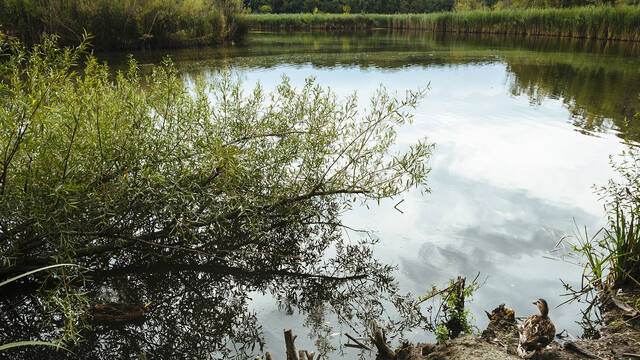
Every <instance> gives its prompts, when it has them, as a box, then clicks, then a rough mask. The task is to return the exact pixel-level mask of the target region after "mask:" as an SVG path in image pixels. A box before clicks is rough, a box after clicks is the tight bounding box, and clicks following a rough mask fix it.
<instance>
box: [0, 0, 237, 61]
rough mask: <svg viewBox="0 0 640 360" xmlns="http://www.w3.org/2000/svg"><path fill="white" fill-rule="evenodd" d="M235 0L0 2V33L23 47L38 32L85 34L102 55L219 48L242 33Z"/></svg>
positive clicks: (72, 37)
mask: <svg viewBox="0 0 640 360" xmlns="http://www.w3.org/2000/svg"><path fill="white" fill-rule="evenodd" d="M241 9H242V4H241V2H240V1H238V0H227V1H223V0H178V1H172V0H92V1H83V0H10V1H1V2H0V24H2V25H1V27H2V31H4V32H6V33H9V34H11V35H13V36H15V37H17V38H19V39H20V40H21V41H23V42H25V43H27V44H33V43H37V42H39V41H40V38H41V36H42V33H43V32H46V33H50V34H57V35H59V36H60V42H62V43H63V44H67V45H72V44H77V43H78V42H80V41H81V40H82V35H83V33H84V32H85V30H86V32H88V33H90V34H92V35H93V36H94V39H95V43H96V46H97V47H98V48H99V49H103V50H114V49H136V48H143V47H154V48H159V47H164V48H168V47H179V46H195V45H207V44H213V43H219V42H222V41H225V40H229V39H232V38H235V37H237V36H240V35H242V34H243V33H244V31H243V30H245V29H246V28H245V27H244V25H243V24H242V22H241V20H240V19H239V17H238V15H239V13H240V11H241Z"/></svg>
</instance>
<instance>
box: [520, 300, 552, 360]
mask: <svg viewBox="0 0 640 360" xmlns="http://www.w3.org/2000/svg"><path fill="white" fill-rule="evenodd" d="M533 304H534V305H537V306H538V310H540V314H535V315H531V316H529V317H528V318H526V319H525V320H524V321H523V322H522V324H520V325H519V326H518V333H519V334H520V343H519V344H518V355H520V357H521V358H523V359H531V358H532V357H533V356H534V355H535V354H536V351H537V350H539V349H542V348H544V347H545V346H547V345H549V343H551V341H553V338H554V337H555V336H556V327H555V326H553V323H552V322H551V319H549V305H547V302H546V300H545V299H538V301H536V302H534V303H533Z"/></svg>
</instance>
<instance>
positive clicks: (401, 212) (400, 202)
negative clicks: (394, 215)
mask: <svg viewBox="0 0 640 360" xmlns="http://www.w3.org/2000/svg"><path fill="white" fill-rule="evenodd" d="M403 202H404V199H402V200H400V201H399V202H398V203H397V204H395V205H393V208H394V209H396V210H398V211H399V212H400V214H404V211H402V210H400V209H398V205H400V204H402V203H403Z"/></svg>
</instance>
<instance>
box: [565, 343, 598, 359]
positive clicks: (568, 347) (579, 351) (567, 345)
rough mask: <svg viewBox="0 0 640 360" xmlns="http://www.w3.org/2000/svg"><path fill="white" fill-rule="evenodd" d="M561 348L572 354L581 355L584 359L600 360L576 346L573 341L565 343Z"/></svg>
mask: <svg viewBox="0 0 640 360" xmlns="http://www.w3.org/2000/svg"><path fill="white" fill-rule="evenodd" d="M563 347H564V349H565V350H567V351H572V352H574V353H576V354H580V355H582V356H584V357H586V358H588V359H600V360H601V359H602V358H601V357H599V356H596V355H594V354H592V353H590V352H588V351H587V350H585V349H583V348H582V347H580V346H578V344H576V343H575V342H573V341H566V342H565V343H564V346H563Z"/></svg>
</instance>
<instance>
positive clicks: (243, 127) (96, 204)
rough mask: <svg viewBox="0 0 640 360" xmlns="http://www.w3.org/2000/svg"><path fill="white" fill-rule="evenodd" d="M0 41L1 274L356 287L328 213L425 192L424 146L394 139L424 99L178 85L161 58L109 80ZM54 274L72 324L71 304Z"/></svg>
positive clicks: (228, 83) (223, 81) (39, 50)
mask: <svg viewBox="0 0 640 360" xmlns="http://www.w3.org/2000/svg"><path fill="white" fill-rule="evenodd" d="M0 41H2V42H1V43H0V47H1V48H2V49H3V50H4V55H3V57H2V61H1V62H0V79H2V82H1V83H0V258H1V260H2V263H1V264H0V277H8V276H9V275H12V274H19V273H21V272H24V271H28V270H31V269H34V268H37V267H40V266H45V265H50V264H56V263H76V264H80V265H83V266H85V267H87V268H89V269H91V270H93V271H94V274H95V275H93V276H98V273H99V272H112V273H113V272H114V271H115V272H117V271H120V272H124V273H127V272H129V271H133V269H134V268H136V267H138V266H141V267H142V269H147V270H148V269H153V268H154V267H157V268H159V269H161V271H164V270H166V269H170V268H172V267H173V268H175V269H177V270H174V271H177V273H178V274H179V273H180V271H185V272H193V271H196V270H197V271H200V272H207V271H208V272H212V273H214V274H224V273H225V272H228V271H230V269H233V270H234V271H236V272H241V273H243V274H252V273H254V272H256V271H261V270H263V271H268V272H270V273H272V274H280V275H287V274H288V275H297V276H303V277H304V276H316V275H319V276H326V277H334V276H335V277H341V276H352V275H357V276H359V278H362V276H365V275H366V276H369V275H372V274H374V273H375V272H376V270H375V269H372V267H371V266H369V265H367V264H368V261H369V260H365V259H364V258H362V256H364V255H362V256H361V255H359V254H361V252H362V251H364V250H362V249H365V248H366V247H362V246H361V244H359V243H358V242H349V241H347V240H346V239H343V238H342V232H341V229H342V224H341V221H340V214H341V213H342V212H343V211H345V210H346V209H349V208H350V206H352V204H353V201H366V200H374V201H375V200H381V199H384V198H389V197H393V196H396V195H398V194H400V193H402V192H404V191H406V190H408V189H410V188H413V187H416V186H423V185H424V184H425V183H426V176H427V173H428V171H429V169H428V167H427V163H428V159H429V155H430V153H431V150H432V145H431V144H429V143H426V142H419V143H417V144H415V145H413V146H411V147H408V148H406V149H404V150H401V149H395V145H394V144H395V139H396V128H397V127H399V126H402V125H405V124H407V123H408V122H409V121H410V120H411V114H410V112H408V110H409V109H411V108H412V107H414V106H415V104H416V103H417V101H418V100H419V99H420V98H421V97H422V95H423V94H424V91H417V92H411V91H410V92H408V93H407V94H406V97H405V98H403V99H397V98H396V97H394V96H391V95H389V94H388V93H387V92H386V91H384V90H383V89H381V90H380V91H379V92H378V93H377V95H376V96H375V97H374V98H372V100H371V102H370V104H369V110H368V111H364V109H363V108H362V107H360V106H359V105H358V101H357V100H358V99H357V96H355V95H354V96H350V97H348V98H346V99H342V100H339V99H337V98H336V96H335V95H334V94H333V93H332V92H331V91H330V90H328V89H324V88H322V87H320V86H318V85H317V84H315V82H314V81H313V79H309V80H308V81H306V83H305V84H304V86H302V87H301V88H295V87H294V86H293V85H292V84H291V83H290V82H289V80H288V79H286V78H284V79H283V81H282V82H281V83H280V85H279V86H278V87H277V88H276V89H275V90H274V92H273V93H271V94H265V92H264V91H263V89H262V88H260V87H256V88H255V89H254V90H253V91H251V92H249V93H245V92H244V91H243V90H242V87H241V85H240V83H239V82H238V81H235V80H233V77H232V76H231V75H229V74H224V75H219V76H215V78H214V80H213V81H212V82H205V81H203V79H199V80H194V82H193V83H191V85H189V86H187V84H185V82H184V81H183V80H181V79H180V77H179V76H178V75H177V74H176V72H175V69H174V67H173V66H172V64H171V62H170V61H168V60H167V61H165V62H164V64H163V65H162V66H160V67H157V68H154V69H153V71H152V73H151V74H150V75H149V76H148V77H142V76H141V75H140V73H139V70H138V66H137V64H136V63H135V62H133V61H132V62H131V64H130V67H129V69H128V71H126V72H125V73H118V74H117V75H116V76H115V78H113V74H112V73H111V72H110V71H109V69H108V67H107V66H106V65H101V64H99V63H98V61H97V60H96V59H95V58H93V57H87V58H86V61H83V60H82V58H83V54H82V51H83V50H84V47H83V46H81V47H80V48H76V49H66V50H61V49H60V48H59V47H58V46H57V45H56V43H55V41H54V40H52V39H51V38H47V40H45V42H44V43H42V44H40V45H37V46H35V47H34V48H33V50H31V51H28V50H26V49H25V48H24V47H23V46H21V45H20V44H19V43H17V42H15V41H11V40H9V39H7V38H6V37H5V38H2V39H0ZM79 64H82V65H83V67H82V71H77V70H75V69H76V68H77V65H79ZM394 149H395V150H394ZM328 249H332V250H331V251H332V253H333V254H335V258H327V257H326V256H325V252H326V251H327V250H328ZM367 251H368V250H367ZM363 254H365V255H366V254H368V253H367V252H366V251H365V252H364V253H363ZM368 256H369V258H370V256H371V255H370V253H369V255H368ZM380 269H382V270H384V269H385V268H384V267H381V268H380ZM382 270H381V271H382ZM363 273H364V274H363ZM382 273H384V271H382ZM195 274H197V272H196V273H195ZM384 276H387V275H384ZM56 279H58V280H59V281H60V282H61V283H62V284H63V285H64V286H63V287H62V289H61V290H56V289H53V290H52V292H49V294H50V296H52V298H53V299H60V298H62V300H57V301H55V303H56V304H58V305H60V306H61V307H62V308H63V310H64V312H65V314H66V315H68V318H69V319H70V320H69V321H68V323H69V324H72V323H73V322H74V321H75V319H78V318H79V317H81V316H82V314H83V312H82V311H81V310H82V309H80V311H78V309H77V307H82V306H84V303H83V302H82V299H81V297H76V296H74V295H73V293H72V292H71V291H70V290H71V289H72V288H73V286H72V285H70V282H69V280H71V278H70V275H69V274H68V273H62V272H60V273H58V274H56ZM211 286H213V285H211ZM48 288H49V287H48ZM58 289H59V288H58ZM362 289H363V290H366V289H368V287H362ZM70 294H71V295H70ZM289 295H292V294H289ZM289 295H287V296H289ZM245 296H246V294H245ZM287 299H288V298H287ZM69 304H70V305H69ZM212 316H213V315H212ZM70 327H71V328H72V326H71V325H70Z"/></svg>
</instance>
